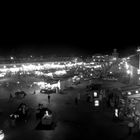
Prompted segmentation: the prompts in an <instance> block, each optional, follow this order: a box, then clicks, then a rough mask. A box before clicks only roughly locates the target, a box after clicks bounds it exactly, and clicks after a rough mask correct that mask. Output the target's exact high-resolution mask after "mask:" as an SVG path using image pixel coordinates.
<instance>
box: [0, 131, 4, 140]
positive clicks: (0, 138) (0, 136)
mask: <svg viewBox="0 0 140 140" xmlns="http://www.w3.org/2000/svg"><path fill="white" fill-rule="evenodd" d="M3 139H4V133H3V131H2V130H0V140H3Z"/></svg>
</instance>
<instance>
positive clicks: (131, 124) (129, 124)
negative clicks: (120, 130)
mask: <svg viewBox="0 0 140 140" xmlns="http://www.w3.org/2000/svg"><path fill="white" fill-rule="evenodd" d="M133 127H134V123H133V122H132V121H130V122H129V123H128V128H129V132H128V135H132V129H133Z"/></svg>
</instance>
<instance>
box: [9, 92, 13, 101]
mask: <svg viewBox="0 0 140 140" xmlns="http://www.w3.org/2000/svg"><path fill="white" fill-rule="evenodd" d="M12 99H13V95H12V93H10V96H9V101H11V100H12Z"/></svg>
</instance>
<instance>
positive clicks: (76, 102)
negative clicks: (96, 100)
mask: <svg viewBox="0 0 140 140" xmlns="http://www.w3.org/2000/svg"><path fill="white" fill-rule="evenodd" d="M75 104H76V105H78V99H77V97H75Z"/></svg>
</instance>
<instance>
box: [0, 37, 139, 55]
mask: <svg viewBox="0 0 140 140" xmlns="http://www.w3.org/2000/svg"><path fill="white" fill-rule="evenodd" d="M138 45H139V41H138V40H135V39H124V40H122V39H119V40H117V39H111V40H109V39H107V38H101V40H100V38H98V39H96V38H95V40H94V38H93V39H87V38H85V39H84V38H71V39H69V38H63V39H54V40H53V39H50V40H0V48H1V51H0V55H1V56H9V55H14V56H17V57H19V56H28V55H34V56H41V55H43V56H51V55H53V56H55V55H56V56H81V55H83V56H90V55H92V54H96V53H101V54H111V53H112V51H113V49H114V48H116V49H117V50H118V52H119V53H120V56H128V55H131V54H134V53H136V48H137V46H138Z"/></svg>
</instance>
